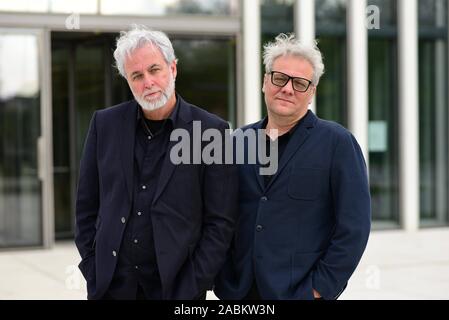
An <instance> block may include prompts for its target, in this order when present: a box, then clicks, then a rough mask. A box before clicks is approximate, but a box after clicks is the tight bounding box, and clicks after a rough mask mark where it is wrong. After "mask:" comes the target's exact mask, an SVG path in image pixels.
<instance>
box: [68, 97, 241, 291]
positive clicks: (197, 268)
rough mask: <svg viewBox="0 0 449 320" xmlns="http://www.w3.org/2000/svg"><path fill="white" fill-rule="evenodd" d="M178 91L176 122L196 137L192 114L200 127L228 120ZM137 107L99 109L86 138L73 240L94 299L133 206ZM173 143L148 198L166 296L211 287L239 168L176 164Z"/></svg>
mask: <svg viewBox="0 0 449 320" xmlns="http://www.w3.org/2000/svg"><path fill="white" fill-rule="evenodd" d="M177 98H178V99H179V105H178V107H179V111H178V117H179V121H177V123H178V124H179V128H184V129H186V130H188V131H189V133H190V136H191V137H192V129H193V121H201V131H204V130H206V129H208V128H216V129H220V131H222V132H223V133H224V131H225V129H227V128H228V124H227V123H226V122H225V121H223V120H222V119H220V118H218V117H217V116H214V115H212V114H210V113H208V112H206V111H204V110H202V109H200V108H198V107H195V106H193V105H190V104H188V103H187V102H185V101H184V100H182V98H181V97H180V96H179V95H178V96H177ZM137 108H138V105H137V103H136V102H135V101H130V102H126V103H122V104H120V105H117V106H115V107H111V108H107V109H104V110H100V111H97V112H95V114H94V115H93V118H92V120H91V124H90V128H89V132H88V135H87V139H86V142H85V146H84V152H83V156H82V160H81V165H80V175H79V183H78V194H77V201H76V235H75V242H76V245H77V247H78V250H79V252H80V255H81V258H82V261H81V263H80V265H79V268H80V270H81V272H82V273H83V275H84V277H85V278H86V280H87V288H88V298H89V299H96V298H101V297H102V296H103V295H104V293H105V291H106V290H107V289H108V287H109V284H110V283H111V279H112V276H113V274H114V269H115V266H116V263H117V258H118V255H119V254H120V244H121V242H122V236H123V231H124V230H125V223H123V221H127V218H128V216H129V215H130V213H131V207H132V197H133V195H132V192H133V186H134V184H133V172H134V171H133V165H134V140H135V136H136V122H137V120H136V119H137ZM175 129H177V128H175ZM175 144H176V142H169V148H168V150H167V152H166V157H165V159H164V163H163V165H162V170H161V172H160V177H159V183H158V185H157V188H156V193H155V196H154V200H153V202H152V206H151V218H152V225H153V234H154V244H155V250H156V257H157V262H158V267H159V273H160V278H161V284H162V297H163V299H193V298H195V297H197V296H198V294H199V293H201V292H204V291H205V290H207V289H212V286H213V281H214V278H215V276H216V275H217V273H218V271H219V270H220V268H221V266H222V264H223V262H224V259H225V254H226V251H227V249H228V248H229V244H230V241H231V239H232V235H233V231H234V223H235V212H236V207H235V206H236V203H237V189H236V187H235V186H236V184H237V180H238V176H237V168H236V167H235V166H231V165H219V164H211V165H205V164H191V165H187V164H181V165H174V164H173V163H172V162H171V161H170V157H169V155H170V152H169V150H170V149H171V148H172V147H173V146H174V145H175ZM123 218H124V219H123Z"/></svg>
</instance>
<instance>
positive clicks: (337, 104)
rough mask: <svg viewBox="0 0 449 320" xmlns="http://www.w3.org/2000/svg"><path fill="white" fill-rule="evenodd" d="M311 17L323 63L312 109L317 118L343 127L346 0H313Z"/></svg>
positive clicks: (344, 108)
mask: <svg viewBox="0 0 449 320" xmlns="http://www.w3.org/2000/svg"><path fill="white" fill-rule="evenodd" d="M315 19H316V20H315V21H316V37H317V39H318V47H319V48H320V50H321V52H322V53H323V59H324V65H325V73H324V75H323V77H322V78H321V80H320V83H319V85H318V89H317V95H316V102H317V103H316V111H317V114H318V116H319V117H321V118H323V119H327V120H332V121H336V122H338V123H340V124H342V125H343V126H346V125H347V117H346V82H347V78H346V0H316V1H315Z"/></svg>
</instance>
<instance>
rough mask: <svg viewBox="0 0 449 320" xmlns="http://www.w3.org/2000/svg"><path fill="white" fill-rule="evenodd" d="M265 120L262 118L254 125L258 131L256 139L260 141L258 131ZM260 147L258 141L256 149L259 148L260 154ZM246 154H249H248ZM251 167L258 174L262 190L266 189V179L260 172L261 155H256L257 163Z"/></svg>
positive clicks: (247, 149)
mask: <svg viewBox="0 0 449 320" xmlns="http://www.w3.org/2000/svg"><path fill="white" fill-rule="evenodd" d="M264 121H265V119H262V120H260V121H259V122H257V123H256V124H255V125H254V127H253V128H252V129H253V130H255V132H256V137H257V139H256V140H257V141H259V135H258V132H259V130H260V129H262V124H263V123H264ZM249 149H250V148H249V147H248V146H247V147H246V152H248V151H249ZM258 149H259V143H258V144H257V146H256V150H257V153H256V154H259V153H258ZM246 156H248V155H246ZM251 167H253V169H254V174H255V175H256V180H257V183H258V184H259V186H260V188H261V189H262V190H264V189H265V182H264V180H263V176H261V175H260V174H259V172H260V162H259V157H257V156H256V164H254V165H252V166H251Z"/></svg>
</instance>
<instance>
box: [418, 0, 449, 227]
mask: <svg viewBox="0 0 449 320" xmlns="http://www.w3.org/2000/svg"><path fill="white" fill-rule="evenodd" d="M418 5H419V9H420V10H419V89H420V90H419V139H420V147H419V148H420V158H419V159H420V213H421V224H422V225H423V226H433V225H444V224H447V223H448V200H447V194H448V145H447V137H448V110H447V102H448V97H447V84H448V74H447V73H448V72H447V68H448V65H447V54H448V50H447V0H420V1H419V2H418Z"/></svg>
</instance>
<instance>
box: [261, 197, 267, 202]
mask: <svg viewBox="0 0 449 320" xmlns="http://www.w3.org/2000/svg"><path fill="white" fill-rule="evenodd" d="M260 200H262V201H267V200H268V198H267V197H265V196H263V197H262V198H260Z"/></svg>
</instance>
